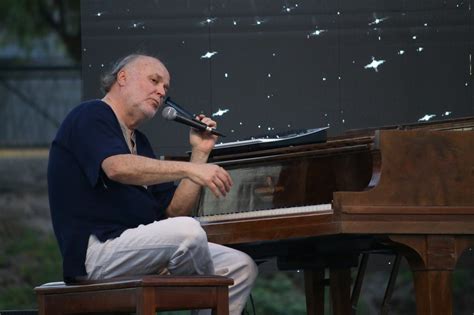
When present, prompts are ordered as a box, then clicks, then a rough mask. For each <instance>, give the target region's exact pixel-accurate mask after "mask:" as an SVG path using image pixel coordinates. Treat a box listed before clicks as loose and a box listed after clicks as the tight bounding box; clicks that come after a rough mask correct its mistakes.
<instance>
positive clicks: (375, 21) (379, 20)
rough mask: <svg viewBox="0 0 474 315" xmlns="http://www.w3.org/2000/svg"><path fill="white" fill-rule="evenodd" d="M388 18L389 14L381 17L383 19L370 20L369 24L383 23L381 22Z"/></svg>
mask: <svg viewBox="0 0 474 315" xmlns="http://www.w3.org/2000/svg"><path fill="white" fill-rule="evenodd" d="M388 19H389V17H388V16H386V17H383V18H381V19H377V18H376V19H375V20H374V21H373V22H370V23H369V25H375V24H379V23H381V22H383V21H385V20H388Z"/></svg>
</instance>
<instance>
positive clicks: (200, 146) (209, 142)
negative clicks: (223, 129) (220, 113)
mask: <svg viewBox="0 0 474 315" xmlns="http://www.w3.org/2000/svg"><path fill="white" fill-rule="evenodd" d="M196 119H197V120H199V121H201V122H203V123H205V124H206V125H208V126H209V127H211V128H216V126H217V124H216V122H215V121H214V120H212V119H211V118H209V117H206V116H204V115H202V114H201V115H199V116H197V117H196ZM217 138H218V136H216V135H213V134H211V133H210V132H207V131H202V132H201V131H196V130H195V129H193V128H191V131H190V133H189V143H190V144H191V147H192V151H193V152H195V151H199V152H200V153H203V154H209V153H210V152H211V151H212V149H213V148H214V144H215V143H216V141H217Z"/></svg>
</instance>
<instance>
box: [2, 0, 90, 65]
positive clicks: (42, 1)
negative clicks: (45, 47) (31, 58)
mask: <svg viewBox="0 0 474 315" xmlns="http://www.w3.org/2000/svg"><path fill="white" fill-rule="evenodd" d="M0 24H1V25H3V31H0V44H5V43H11V42H16V43H17V44H18V45H19V46H20V47H23V48H25V49H27V50H31V48H32V46H33V42H34V41H35V40H37V39H40V38H44V37H45V36H47V35H48V34H50V33H51V32H53V33H55V34H57V35H58V37H59V39H60V40H61V42H62V44H63V45H64V48H65V50H66V52H67V54H68V55H69V56H70V57H71V58H72V59H73V60H75V61H76V62H79V61H80V60H81V28H80V1H79V0H1V1H0Z"/></svg>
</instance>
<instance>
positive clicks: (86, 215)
mask: <svg viewBox="0 0 474 315" xmlns="http://www.w3.org/2000/svg"><path fill="white" fill-rule="evenodd" d="M135 136H136V147H137V154H138V155H142V156H146V157H150V158H155V155H154V153H153V150H152V148H151V145H150V143H149V142H148V140H147V138H146V137H145V135H143V134H142V133H141V132H139V131H138V130H136V131H135ZM117 154H130V149H129V147H128V146H127V143H126V142H125V138H124V136H123V133H122V129H121V128H120V124H119V122H118V120H117V118H116V116H115V114H114V112H113V111H112V109H111V108H110V106H108V105H107V104H106V103H104V102H102V101H100V100H93V101H89V102H85V103H82V104H80V105H79V106H78V107H76V108H75V109H73V110H72V111H71V112H70V113H69V114H68V116H67V117H66V119H65V120H64V122H63V123H62V124H61V126H60V128H59V130H58V133H57V135H56V138H55V139H54V141H53V143H52V145H51V150H50V153H49V163H48V193H49V203H50V209H51V218H52V221H53V228H54V232H55V235H56V238H57V240H58V243H59V247H60V249H61V254H62V257H63V276H64V280H65V281H66V282H74V279H75V278H76V277H78V276H84V275H86V270H85V266H84V262H85V257H86V251H87V244H88V240H89V236H90V235H95V236H96V237H97V238H98V239H99V240H100V241H101V242H104V241H106V240H108V239H111V238H115V237H117V236H119V235H120V234H121V233H122V232H123V231H124V230H126V229H129V228H134V227H137V226H138V225H140V224H148V223H152V222H153V221H157V220H161V219H164V218H165V217H166V213H165V210H166V208H167V207H168V205H169V203H170V201H171V199H172V197H173V194H174V191H175V189H176V187H175V186H174V184H173V183H164V184H159V185H152V186H149V187H148V188H145V187H143V186H134V185H124V184H121V183H118V182H115V181H112V180H110V179H109V178H108V177H107V176H106V175H105V173H104V172H103V170H102V168H101V164H102V161H103V160H104V159H106V158H107V157H109V156H113V155H117Z"/></svg>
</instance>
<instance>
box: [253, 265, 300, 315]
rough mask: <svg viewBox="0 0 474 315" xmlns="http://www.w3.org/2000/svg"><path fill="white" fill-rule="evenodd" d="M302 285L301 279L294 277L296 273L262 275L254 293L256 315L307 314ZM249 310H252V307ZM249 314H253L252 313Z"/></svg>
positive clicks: (258, 279)
mask: <svg viewBox="0 0 474 315" xmlns="http://www.w3.org/2000/svg"><path fill="white" fill-rule="evenodd" d="M298 283H299V284H300V286H299V287H298V286H297V284H298ZM302 283H303V282H302V279H301V277H297V276H294V273H283V272H278V273H274V274H270V275H261V276H260V277H259V278H257V281H256V283H255V287H254V289H253V291H252V295H253V299H254V304H255V310H256V313H257V314H259V315H288V314H292V315H299V314H301V315H303V314H306V301H305V297H304V293H303V292H302V288H301V285H302ZM247 309H249V310H251V307H247ZM249 313H250V314H253V312H252V311H250V312H249Z"/></svg>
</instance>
